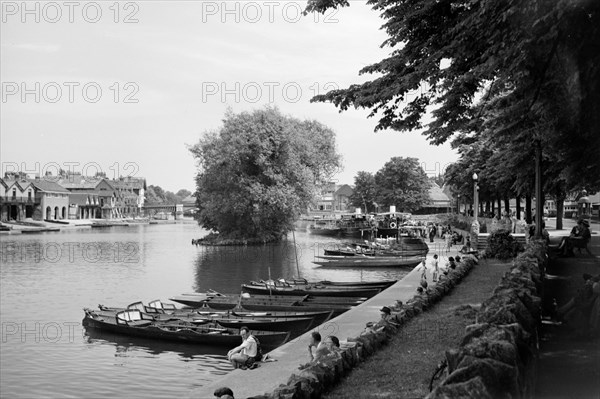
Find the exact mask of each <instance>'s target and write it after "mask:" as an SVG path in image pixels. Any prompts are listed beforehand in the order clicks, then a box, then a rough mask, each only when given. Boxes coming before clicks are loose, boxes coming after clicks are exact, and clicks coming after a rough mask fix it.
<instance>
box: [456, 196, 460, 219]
mask: <svg viewBox="0 0 600 399" xmlns="http://www.w3.org/2000/svg"><path fill="white" fill-rule="evenodd" d="M456 213H458V214H459V215H460V194H457V195H456Z"/></svg>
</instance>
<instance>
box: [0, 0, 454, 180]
mask: <svg viewBox="0 0 600 399" xmlns="http://www.w3.org/2000/svg"><path fill="white" fill-rule="evenodd" d="M23 5H25V7H24V6H23ZM304 6H305V2H304V1H297V2H279V1H257V2H254V1H246V2H235V1H227V2H223V1H217V2H213V1H202V2H200V1H168V2H167V1H141V2H140V1H135V2H119V3H115V2H108V1H106V2H104V1H98V2H77V1H75V2H72V3H69V2H67V3H66V4H65V3H63V2H56V3H54V2H50V3H44V2H27V3H22V2H20V1H19V2H10V1H8V2H3V3H2V25H1V46H2V47H1V65H0V66H1V72H0V73H1V76H0V77H1V81H2V102H1V104H0V106H1V118H0V119H1V126H0V128H1V130H0V132H1V139H0V140H1V141H0V144H1V147H0V151H1V153H0V155H1V159H2V172H3V174H4V172H6V171H11V170H15V169H17V170H22V171H25V172H27V173H40V172H42V173H43V172H45V171H51V172H54V173H55V171H56V169H57V167H62V168H63V169H67V170H68V169H71V170H76V171H82V172H84V173H86V174H88V175H90V174H94V173H95V172H96V171H97V170H100V171H103V172H105V173H106V174H107V176H108V177H111V178H112V177H115V176H116V177H118V176H119V175H123V176H127V175H133V176H144V177H146V179H147V180H148V184H154V185H160V186H161V187H163V188H165V189H167V190H171V191H177V190H179V189H181V188H186V189H189V190H192V191H193V188H194V180H193V178H194V174H195V163H194V159H193V158H192V156H191V155H190V153H189V151H188V150H187V148H186V145H189V144H193V143H195V142H196V141H197V140H198V138H199V137H200V136H201V135H202V134H203V132H205V131H208V130H214V129H217V128H218V127H219V126H220V123H221V119H222V117H223V115H224V113H225V110H226V109H227V107H231V108H232V109H233V111H235V112H239V111H244V110H252V109H255V108H259V107H262V106H264V105H266V104H273V105H277V106H278V107H279V108H280V109H281V111H282V112H284V113H285V114H289V115H292V116H295V117H299V118H310V119H316V120H318V121H320V122H322V123H324V124H325V125H327V126H329V127H331V128H332V129H333V130H334V131H335V132H336V133H337V144H338V150H339V152H340V153H341V154H342V155H343V158H344V170H343V171H342V172H341V173H340V174H339V175H338V176H337V177H336V178H337V180H338V181H339V182H342V183H350V184H351V183H352V182H353V177H354V176H355V175H356V172H358V171H361V170H365V171H369V172H376V171H377V170H378V169H379V168H381V167H382V166H383V164H384V163H385V162H386V161H388V160H389V159H390V158H391V157H393V156H412V157H417V158H419V160H420V161H421V162H422V165H423V167H424V169H425V170H426V172H427V173H428V174H437V173H438V172H440V171H443V169H444V167H445V165H447V164H448V163H450V162H452V161H454V160H455V159H456V155H455V153H454V152H453V151H452V150H451V149H450V148H449V146H439V147H436V146H430V145H429V144H428V143H427V141H426V140H425V138H424V137H423V136H421V135H420V134H419V133H418V132H411V133H398V132H392V131H389V132H378V133H374V132H373V131H374V126H375V122H376V121H375V120H373V119H367V117H366V116H367V114H368V112H367V111H365V110H353V111H348V112H344V113H341V114H340V113H339V112H338V111H337V109H336V108H335V107H334V106H333V105H331V104H311V103H310V102H309V100H310V98H311V97H312V96H313V95H314V94H317V93H324V92H326V91H327V90H329V89H332V88H336V87H339V88H345V87H347V86H348V85H349V84H352V83H357V82H361V81H364V80H366V79H368V77H363V76H358V71H359V69H361V68H362V67H364V66H366V65H369V64H371V63H374V62H376V61H378V60H380V59H381V58H383V57H384V56H386V55H387V54H388V53H389V49H381V48H380V44H381V43H382V42H383V40H385V37H386V36H385V34H384V33H383V32H382V31H380V29H379V28H380V26H381V24H382V20H381V19H380V18H379V15H378V14H377V13H376V12H374V11H372V10H370V9H369V8H368V7H367V6H366V5H364V2H352V6H351V7H349V8H346V9H343V10H338V11H332V12H329V13H327V14H326V15H325V16H323V15H310V16H307V17H302V16H300V15H299V13H300V11H301V10H302V9H303V8H304Z"/></svg>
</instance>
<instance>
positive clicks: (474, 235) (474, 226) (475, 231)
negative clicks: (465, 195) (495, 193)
mask: <svg viewBox="0 0 600 399" xmlns="http://www.w3.org/2000/svg"><path fill="white" fill-rule="evenodd" d="M478 179H479V176H477V173H473V207H474V208H475V209H473V223H471V245H472V246H473V249H475V250H477V240H478V237H479V220H477V217H478V216H479V187H478V186H477V180H478Z"/></svg>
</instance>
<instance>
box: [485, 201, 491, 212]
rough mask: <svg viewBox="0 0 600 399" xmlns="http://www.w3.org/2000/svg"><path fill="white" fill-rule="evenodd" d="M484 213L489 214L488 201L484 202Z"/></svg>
mask: <svg viewBox="0 0 600 399" xmlns="http://www.w3.org/2000/svg"><path fill="white" fill-rule="evenodd" d="M485 213H486V214H487V213H490V201H489V200H487V201H485Z"/></svg>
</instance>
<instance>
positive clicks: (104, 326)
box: [82, 311, 290, 348]
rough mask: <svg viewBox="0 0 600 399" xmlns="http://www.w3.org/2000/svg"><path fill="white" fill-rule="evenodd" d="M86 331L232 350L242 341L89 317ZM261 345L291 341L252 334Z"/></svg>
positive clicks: (234, 334)
mask: <svg viewBox="0 0 600 399" xmlns="http://www.w3.org/2000/svg"><path fill="white" fill-rule="evenodd" d="M82 324H83V326H84V327H86V328H95V329H99V330H103V331H108V332H112V333H116V334H123V335H130V336H137V337H146V338H153V339H157V340H168V341H183V342H189V343H195V344H201V345H210V346H223V347H229V348H233V347H235V346H238V345H239V344H240V343H241V338H240V336H239V332H238V330H237V329H228V328H222V329H209V328H206V327H203V326H200V327H192V326H180V325H176V324H167V323H165V324H162V325H161V324H158V323H153V324H151V325H149V326H145V327H135V326H129V325H124V324H117V323H116V321H114V318H111V317H102V316H98V315H95V316H94V314H93V312H91V313H89V312H87V311H86V315H85V317H84V319H83V321H82ZM250 333H251V334H252V335H255V336H256V337H257V338H258V339H259V340H260V343H261V345H263V346H265V347H271V348H275V347H277V346H279V345H282V344H284V343H285V342H287V340H288V339H289V337H290V333H289V332H264V331H251V332H250Z"/></svg>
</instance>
